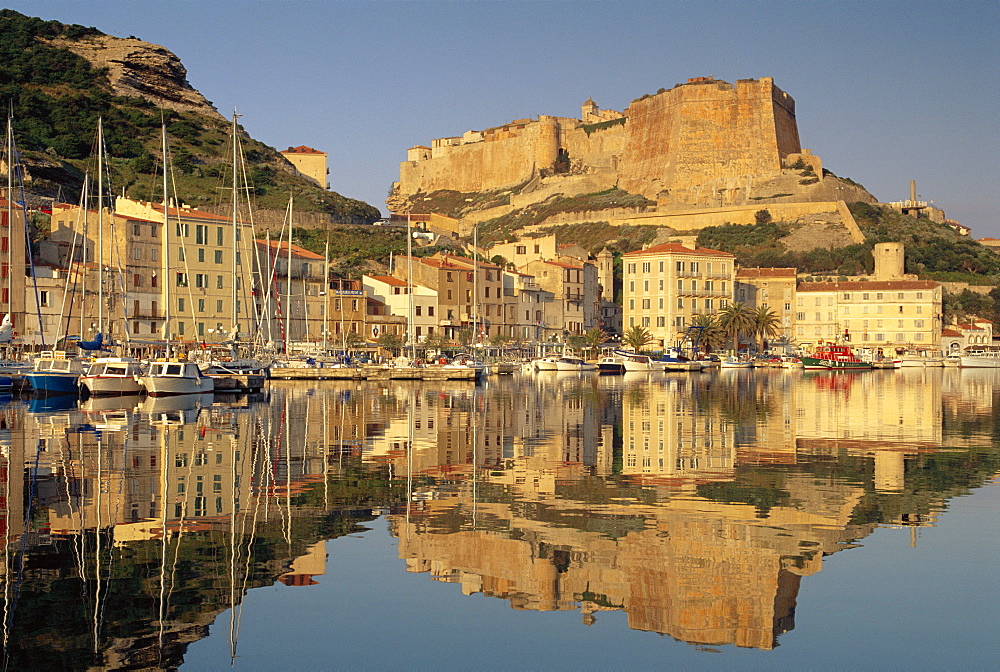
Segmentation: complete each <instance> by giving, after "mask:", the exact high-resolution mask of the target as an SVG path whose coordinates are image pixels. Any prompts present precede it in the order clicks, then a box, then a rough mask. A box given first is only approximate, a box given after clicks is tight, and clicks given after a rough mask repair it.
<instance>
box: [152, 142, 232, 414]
mask: <svg viewBox="0 0 1000 672" xmlns="http://www.w3.org/2000/svg"><path fill="white" fill-rule="evenodd" d="M162 137H163V251H162V257H163V264H164V269H163V276H164V277H170V257H169V255H170V253H171V252H174V254H176V251H172V250H170V208H169V203H170V199H169V197H168V191H167V165H168V161H167V157H168V154H167V128H166V126H163V127H162ZM234 282H235V279H234ZM164 294H165V298H166V301H165V306H166V311H167V312H166V314H165V315H164V321H163V331H164V338H165V339H167V357H163V358H159V359H154V360H152V361H151V362H149V368H148V370H147V371H146V373H145V375H142V376H140V378H139V383H140V384H141V385H142V386H143V387H144V388H145V389H146V393H147V394H149V395H150V396H154V397H156V396H165V395H175V394H204V393H206V392H213V391H214V390H215V381H213V380H212V379H211V378H209V377H208V376H206V375H204V374H203V373H202V372H201V370H200V369H199V368H198V365H197V364H196V363H194V362H190V361H187V360H186V359H180V358H175V357H173V358H172V357H170V340H169V339H170V283H169V282H168V283H165V284H164Z"/></svg>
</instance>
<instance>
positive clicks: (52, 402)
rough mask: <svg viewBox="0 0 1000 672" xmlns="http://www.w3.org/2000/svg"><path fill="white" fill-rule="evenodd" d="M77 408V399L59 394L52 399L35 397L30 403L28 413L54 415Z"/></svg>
mask: <svg viewBox="0 0 1000 672" xmlns="http://www.w3.org/2000/svg"><path fill="white" fill-rule="evenodd" d="M75 406H76V397H74V396H73V395H70V394H57V395H53V396H51V397H33V398H32V399H31V401H29V402H28V411H29V412H31V413H52V412H53V411H65V410H66V409H69V408H73V407H75Z"/></svg>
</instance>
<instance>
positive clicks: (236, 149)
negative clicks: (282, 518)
mask: <svg viewBox="0 0 1000 672" xmlns="http://www.w3.org/2000/svg"><path fill="white" fill-rule="evenodd" d="M239 116H240V115H238V114H236V113H235V112H234V113H233V123H232V143H233V158H232V162H233V182H232V190H233V210H232V225H233V248H232V261H233V266H232V274H233V284H232V287H233V292H232V300H231V308H232V316H231V321H232V325H233V326H232V329H231V331H230V332H229V334H228V339H227V340H226V342H224V343H222V344H220V345H210V346H207V347H206V346H205V345H204V344H203V345H202V348H201V349H199V350H192V351H191V352H190V353H189V354H188V356H189V357H190V358H191V359H192V360H195V361H197V362H198V366H199V368H200V369H201V371H202V373H204V374H206V375H210V376H220V377H225V376H232V375H234V374H235V375H245V374H251V375H254V374H256V375H264V374H265V373H266V370H267V368H268V367H269V364H268V363H267V362H265V361H263V360H262V359H261V358H259V357H257V356H253V353H249V354H250V356H244V355H246V354H247V353H246V352H242V353H241V348H240V345H239V341H240V315H239V312H238V311H237V305H238V304H239V295H238V289H239V286H240V282H239V281H238V278H240V277H242V278H243V280H244V281H247V280H249V281H250V284H251V286H253V282H252V280H253V278H252V274H250V277H247V276H246V275H241V273H240V269H239V267H238V266H237V263H236V260H237V258H238V257H239V256H240V252H241V250H240V249H239V248H240V246H239V242H240V241H241V239H242V241H243V245H244V249H243V250H242V252H243V254H244V256H245V257H247V258H254V259H256V255H257V252H258V250H257V243H256V240H255V236H253V235H252V233H253V232H252V218H251V231H250V232H249V233H251V235H250V236H246V235H243V236H240V235H237V232H238V230H239V227H240V221H241V220H240V211H239V197H238V195H237V194H238V193H239V191H240V189H241V188H240V186H239V180H238V177H239V174H240V172H241V171H240V168H241V167H242V158H243V154H242V149H241V146H240V142H239V134H238V129H239V125H238V123H237V119H239ZM248 241H249V242H248ZM248 245H249V246H252V250H248V249H247V246H248ZM251 251H252V253H253V256H252V257H251V254H249V253H250V252H251ZM258 267H259V262H258ZM246 303H247V304H248V305H249V306H250V307H251V308H252V309H254V310H256V301H247V302H246ZM253 321H254V320H253V319H249V320H248V323H249V324H252V323H253ZM254 340H256V339H254Z"/></svg>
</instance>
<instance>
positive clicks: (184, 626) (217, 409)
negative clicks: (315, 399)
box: [0, 395, 330, 667]
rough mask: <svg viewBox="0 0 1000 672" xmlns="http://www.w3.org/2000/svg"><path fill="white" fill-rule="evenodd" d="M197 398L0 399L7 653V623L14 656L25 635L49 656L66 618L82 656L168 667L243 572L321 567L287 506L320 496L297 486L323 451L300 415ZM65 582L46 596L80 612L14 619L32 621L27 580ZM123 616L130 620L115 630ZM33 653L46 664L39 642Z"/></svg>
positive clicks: (259, 575)
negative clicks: (294, 418)
mask: <svg viewBox="0 0 1000 672" xmlns="http://www.w3.org/2000/svg"><path fill="white" fill-rule="evenodd" d="M280 396H281V395H279V397H280ZM211 401H212V400H211V395H208V398H207V399H197V398H188V399H186V400H184V399H167V400H152V399H150V400H146V401H143V402H141V403H140V400H138V399H135V400H118V404H119V406H118V408H114V404H109V403H104V404H102V405H100V407H99V408H95V407H93V406H91V405H89V404H84V405H83V408H82V409H78V408H75V407H74V408H72V409H70V410H66V411H61V412H56V413H32V412H29V411H27V410H26V408H25V406H24V405H22V404H18V403H15V404H12V405H7V406H4V407H0V446H2V447H3V462H2V464H0V475H2V476H3V479H4V480H3V483H2V485H0V496H2V497H3V498H4V499H3V504H4V506H3V513H4V516H3V520H2V522H3V526H4V535H5V541H6V543H5V546H4V551H5V552H4V563H3V575H4V614H5V624H6V626H7V627H5V630H4V633H5V640H4V649H5V652H6V653H7V654H8V655H11V654H10V651H11V650H10V649H8V648H7V647H8V641H7V635H8V634H10V633H17V636H18V638H19V643H20V647H18V648H15V649H14V651H15V654H14V655H15V656H16V655H20V654H22V652H23V651H26V650H34V651H35V654H32V655H37V648H36V649H31V647H30V645H28V644H27V643H28V642H30V641H32V640H33V639H37V638H40V637H41V638H46V637H48V638H53V637H54V639H52V642H53V644H51V645H50V646H49V650H50V653H51V655H54V656H57V657H58V656H67V655H71V654H70V651H77V652H78V651H80V650H81V647H83V648H84V649H86V648H87V646H88V645H87V643H86V641H82V640H81V635H80V634H79V633H83V632H87V631H88V630H89V631H90V632H92V636H91V638H90V639H91V640H92V641H90V644H89V647H90V649H91V652H92V655H93V656H94V658H93V662H92V663H88V665H89V664H93V665H97V666H99V667H137V666H138V667H176V666H177V665H178V664H179V663H180V662H181V658H180V656H182V654H183V650H184V646H185V644H186V643H188V642H191V641H194V640H196V639H200V638H202V637H204V636H205V635H206V634H207V626H208V625H209V624H210V623H211V622H212V621H213V620H214V619H215V618H216V616H217V615H218V614H219V613H220V612H222V611H223V610H224V609H227V608H230V609H234V608H237V607H238V605H239V604H240V603H241V601H242V596H243V594H244V593H245V592H246V591H247V590H249V589H250V588H253V587H256V586H260V585H266V584H269V583H272V582H274V581H275V580H280V581H282V582H283V583H285V584H286V585H295V586H298V585H310V584H312V583H315V578H314V577H317V576H319V575H322V574H323V573H324V571H325V560H326V556H325V552H324V551H323V543H322V542H320V543H318V544H317V543H316V539H317V533H316V531H315V530H313V529H312V528H311V527H310V526H306V525H303V524H302V523H296V522H295V521H296V518H299V517H301V516H303V514H306V513H308V512H309V511H312V510H315V511H323V512H324V513H325V512H326V511H327V509H326V508H325V507H323V506H322V504H323V503H322V501H320V502H317V506H315V507H313V506H310V504H309V502H308V501H301V498H302V497H305V496H306V495H308V493H310V492H311V491H312V490H314V489H315V487H316V484H317V482H320V481H323V479H324V476H325V474H326V470H327V468H328V463H327V461H326V459H325V457H326V455H327V454H328V452H330V451H328V450H327V447H326V446H320V445H313V446H310V445H309V443H308V442H306V441H305V440H304V439H305V438H306V437H305V436H304V434H303V430H304V429H305V428H306V427H307V426H308V423H305V422H295V423H292V422H290V423H288V424H287V425H279V421H280V420H281V419H282V417H281V416H280V415H279V416H277V417H276V416H275V415H274V414H273V413H271V412H270V411H271V408H270V407H268V406H266V405H265V406H260V405H257V406H256V407H254V408H251V407H249V406H245V407H239V406H238V405H237V407H225V406H220V405H218V404H217V405H215V406H212V407H207V406H206V407H202V405H203V404H206V403H207V404H211ZM284 401H285V399H281V403H282V405H283V403H284ZM293 407H294V405H292V404H289V409H291V408H293ZM278 408H279V409H280V408H281V406H279V407H278ZM317 408H318V406H317ZM265 411H266V412H265ZM315 411H316V408H314V409H312V412H315ZM286 426H287V427H288V428H289V429H288V431H284V430H283V427H286ZM293 427H294V428H295V430H296V431H294V432H293V431H292V428H293ZM317 457H318V458H319V459H317ZM314 515H315V514H314ZM319 538H325V537H319ZM277 540H280V542H279V541H277ZM192 558H198V561H197V563H196V564H192V562H193V560H192ZM15 577H16V578H15ZM15 581H16V583H15ZM68 585H76V586H78V587H77V588H75V591H74V589H73V588H64V587H62V586H68ZM17 586H21V587H20V588H17ZM67 590H69V591H70V592H76V593H77V594H78V596H79V597H78V598H77V602H79V604H65V605H62V606H61V607H58V603H53V604H54V605H56V607H55V608H62V609H64V610H65V611H66V615H67V617H69V615H72V618H71V619H70V620H73V618H76V617H83V618H86V617H87V616H86V615H87V614H88V613H89V614H90V615H91V618H93V619H94V622H93V623H92V624H91V626H90V627H89V628H86V627H85V628H76V629H73V631H72V632H73V633H75V634H73V635H69V634H67V633H55V632H53V633H48V632H47V630H46V629H45V628H42V629H40V630H37V631H36V630H32V631H31V632H23V631H22V630H23V628H24V627H25V626H24V625H22V622H23V623H24V624H27V623H30V622H36V623H37V620H36V619H37V615H36V616H32V615H30V613H31V608H32V607H33V606H36V605H37V606H42V605H43V604H44V603H45V602H44V600H40V599H39V598H38V596H37V595H36V593H37V592H38V591H41V594H63V593H65V592H66V591H67ZM122 591H125V594H124V595H123V594H122ZM19 594H20V595H21V597H20V603H21V604H20V605H18V604H17V602H18V599H17V596H18V595H19ZM123 599H124V600H126V601H127V602H128V604H129V606H128V607H127V608H124V609H122V608H121V607H122V606H124V605H122V604H121V600H123ZM22 614H23V616H22ZM144 614H145V615H144ZM122 619H124V620H126V621H129V622H130V625H129V626H128V628H127V629H126V631H128V630H132V631H133V633H134V634H133V636H130V637H124V636H120V632H121V631H122V630H121V629H120V628H119V627H118V626H117V625H116V624H117V623H118V622H119V621H120V620H122ZM52 622H53V624H55V623H59V622H62V621H60V620H59V619H56V620H54V621H52ZM105 622H106V624H105ZM116 633H119V634H116ZM11 636H14V635H11ZM234 636H235V635H234ZM85 639H86V638H84V640H85ZM26 647H27V648H26ZM60 651H62V653H60ZM73 655H75V654H73ZM34 665H37V666H39V667H46V664H45V662H44V658H43V659H38V660H34V661H33V666H34Z"/></svg>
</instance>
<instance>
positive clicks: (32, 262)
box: [7, 136, 47, 350]
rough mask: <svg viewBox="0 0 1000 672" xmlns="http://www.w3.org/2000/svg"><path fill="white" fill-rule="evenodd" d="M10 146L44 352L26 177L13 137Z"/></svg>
mask: <svg viewBox="0 0 1000 672" xmlns="http://www.w3.org/2000/svg"><path fill="white" fill-rule="evenodd" d="M10 145H11V150H12V151H13V153H14V155H13V156H12V157H10V158H12V159H13V162H10V163H9V165H8V166H7V172H13V173H15V174H16V175H17V180H16V181H17V186H18V191H19V193H20V195H21V201H20V205H21V215H22V216H23V218H24V251H25V253H26V254H27V255H28V261H29V263H30V266H31V279H32V283H31V284H32V285H33V286H34V289H35V310H36V312H37V314H38V338H39V339H40V340H41V342H42V350H45V349H47V346H46V345H45V326H44V322H42V302H41V299H40V298H39V294H38V282H36V281H35V278H36V277H37V275H36V274H35V257H34V256H33V255H32V254H31V240H30V236H29V235H28V233H29V227H28V201H27V197H26V196H25V193H24V175H23V174H22V168H21V159H20V158H19V152H18V151H17V142H15V141H14V138H13V136H11V140H10ZM15 164H16V165H15ZM7 200H10V194H7ZM8 231H13V228H12V227H10V226H8ZM13 242H14V241H13V240H9V241H8V247H10V246H12V244H13ZM11 272H13V269H11ZM7 298H8V300H9V299H10V298H12V297H10V296H8V297H7Z"/></svg>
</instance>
